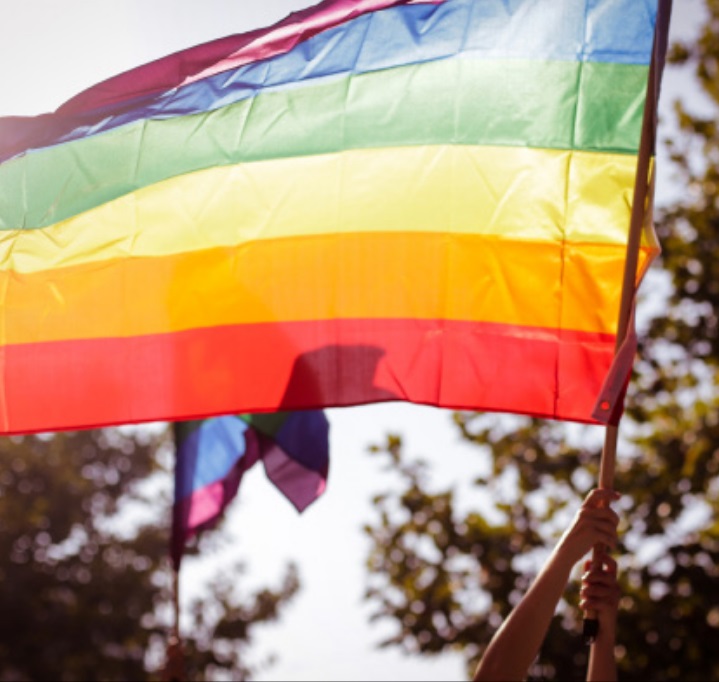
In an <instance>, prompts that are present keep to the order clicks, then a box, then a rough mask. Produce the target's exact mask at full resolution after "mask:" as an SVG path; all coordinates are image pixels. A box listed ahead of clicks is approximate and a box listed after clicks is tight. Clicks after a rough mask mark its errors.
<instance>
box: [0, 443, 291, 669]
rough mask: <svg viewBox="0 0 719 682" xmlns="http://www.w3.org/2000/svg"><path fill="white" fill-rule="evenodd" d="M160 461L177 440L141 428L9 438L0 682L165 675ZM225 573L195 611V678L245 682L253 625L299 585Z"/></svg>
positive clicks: (2, 506) (3, 476)
mask: <svg viewBox="0 0 719 682" xmlns="http://www.w3.org/2000/svg"><path fill="white" fill-rule="evenodd" d="M164 460H169V461H167V462H166V465H167V464H170V462H171V460H172V451H171V448H170V447H169V444H168V442H167V434H155V435H151V434H148V433H146V432H142V431H139V430H138V431H134V432H129V433H127V432H124V431H120V430H117V429H104V430H96V431H80V432H72V433H58V434H55V435H48V436H25V437H12V438H6V439H4V440H3V443H2V445H0V462H2V468H1V469H0V555H1V556H3V557H5V560H4V561H3V562H2V564H0V612H1V613H2V618H0V679H3V680H90V679H104V680H141V679H159V677H160V675H161V668H162V666H163V664H164V655H165V642H166V635H167V633H168V631H169V628H168V624H169V623H170V622H171V603H172V602H171V599H172V595H171V570H170V566H169V560H168V558H167V555H168V538H169V535H168V533H169V527H168V524H169V518H170V504H171V501H170V499H169V495H168V493H167V490H168V488H169V485H168V484H169V479H170V477H169V474H168V472H167V471H166V469H165V467H164V466H163V461H164ZM163 484H164V487H163ZM158 497H159V499H160V503H159V504H158ZM138 519H139V520H138ZM197 551H198V548H197V546H196V545H195V546H194V547H191V548H189V553H190V554H191V553H193V552H194V553H196V552H197ZM223 568H224V571H223V573H224V576H225V577H224V578H214V579H212V580H211V582H210V585H209V588H208V591H209V593H208V594H206V596H203V597H197V598H194V599H193V600H192V602H191V603H190V604H189V606H188V607H187V608H186V612H187V613H188V614H189V615H190V617H191V621H192V627H191V628H185V630H186V637H185V641H184V645H185V655H186V671H187V675H188V679H194V680H204V679H234V680H240V679H245V678H246V677H248V676H249V675H250V674H251V673H252V671H253V670H254V669H255V668H256V664H254V663H251V662H250V661H248V660H247V659H246V654H247V653H248V650H249V645H250V643H251V641H252V632H253V629H254V626H255V625H256V624H258V623H262V622H266V621H271V620H274V619H276V618H277V617H278V616H279V613H280V610H281V609H282V607H283V606H284V605H285V603H286V602H287V600H288V599H289V598H290V597H291V596H292V595H293V594H294V593H295V592H296V591H297V589H298V579H297V574H296V570H295V569H294V567H292V566H290V567H288V569H287V571H286V574H285V576H284V578H283V580H282V583H281V584H280V585H279V586H277V587H275V588H272V589H270V588H264V589H260V590H259V591H257V592H255V593H252V594H242V593H240V592H239V590H238V589H237V584H238V582H239V581H238V575H239V576H241V573H242V566H234V567H230V568H231V571H228V570H227V567H223ZM230 573H231V575H232V579H231V580H230V579H229V575H230Z"/></svg>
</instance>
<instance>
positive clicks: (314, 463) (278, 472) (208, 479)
mask: <svg viewBox="0 0 719 682" xmlns="http://www.w3.org/2000/svg"><path fill="white" fill-rule="evenodd" d="M173 429H174V435H175V449H176V457H175V499H174V504H173V517H172V536H171V544H170V555H171V557H172V562H173V565H174V567H175V569H176V570H179V568H180V562H181V561H182V555H183V553H184V550H185V544H186V543H187V540H188V539H189V538H190V537H192V536H193V535H194V534H195V533H197V532H199V531H201V530H203V529H206V528H210V527H212V526H214V525H215V524H216V523H217V521H218V519H219V518H220V516H221V515H222V513H223V512H224V510H225V508H226V507H227V505H228V504H229V503H230V502H231V501H232V499H233V498H234V497H235V496H236V495H237V490H238V488H239V485H240V482H241V480H242V477H243V475H244V473H245V472H246V471H247V470H248V469H249V468H250V467H252V466H253V465H254V464H255V463H256V462H257V461H259V460H261V461H262V463H263V464H264V466H265V472H266V474H267V476H268V478H269V479H270V480H271V481H272V483H274V485H275V487H276V488H277V489H278V490H279V491H280V492H281V493H282V494H283V495H284V496H285V497H286V498H287V499H288V500H289V501H290V502H291V503H292V504H293V505H294V507H295V508H296V509H297V511H298V512H303V511H304V510H305V509H306V508H307V507H308V506H309V505H310V504H311V503H312V502H314V501H315V500H316V499H317V498H318V497H319V496H320V495H321V494H322V493H323V492H324V490H325V487H326V484H327V475H328V471H329V423H328V421H327V418H326V417H325V415H324V413H323V412H322V411H321V410H307V411H304V412H289V413H274V414H261V415H237V416H235V415H226V416H222V417H214V418H212V419H205V420H198V421H188V422H176V423H175V424H173Z"/></svg>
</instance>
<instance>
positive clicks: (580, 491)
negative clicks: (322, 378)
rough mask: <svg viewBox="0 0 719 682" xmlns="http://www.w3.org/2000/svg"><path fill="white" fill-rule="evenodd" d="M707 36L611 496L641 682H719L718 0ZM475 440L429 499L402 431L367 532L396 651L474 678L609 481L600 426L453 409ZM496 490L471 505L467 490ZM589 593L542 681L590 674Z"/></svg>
mask: <svg viewBox="0 0 719 682" xmlns="http://www.w3.org/2000/svg"><path fill="white" fill-rule="evenodd" d="M706 7H707V13H708V18H707V22H706V25H705V26H704V28H703V29H702V32H701V36H700V39H699V40H698V41H697V42H696V43H695V44H692V45H676V46H674V47H673V49H672V52H671V59H672V61H673V62H674V63H681V64H685V65H692V66H693V68H694V70H695V74H696V77H697V79H698V82H699V83H700V85H701V87H702V88H703V90H704V92H705V93H706V95H707V98H708V99H709V100H710V101H711V102H713V105H712V111H711V115H706V116H702V115H699V114H698V113H697V112H695V111H690V110H689V108H688V106H687V105H686V104H678V105H677V107H676V112H677V120H678V124H679V127H680V131H681V132H680V134H678V135H677V136H676V137H675V139H674V140H673V141H672V143H671V145H670V151H671V158H672V160H673V162H674V165H675V167H676V169H677V172H678V175H679V178H680V181H681V182H682V184H683V185H684V186H685V187H686V190H687V191H686V193H685V194H684V196H683V197H682V199H681V201H679V202H677V203H675V204H674V205H671V206H669V207H668V208H666V209H665V210H663V211H662V213H661V215H659V216H658V226H657V227H658V233H659V236H660V239H661V241H662V244H663V256H662V258H661V263H660V265H661V267H662V269H663V272H664V273H665V275H666V276H667V278H668V279H669V280H670V281H671V293H670V294H669V296H668V299H667V301H666V302H665V305H664V306H663V310H664V311H666V314H663V315H661V316H657V317H656V318H654V319H653V320H652V321H651V323H650V324H649V327H648V330H647V331H646V333H645V335H644V338H643V340H642V343H641V346H640V353H639V357H640V358H641V360H640V361H639V362H637V363H636V366H635V375H634V377H633V381H632V383H631V385H630V391H629V393H628V395H627V411H626V415H625V418H624V419H623V421H622V431H621V433H622V436H623V440H622V442H621V444H620V456H619V459H618V463H617V471H616V476H615V488H616V489H617V490H619V491H622V492H626V493H627V496H626V497H625V498H623V499H622V500H620V503H619V510H620V515H621V516H622V517H623V522H622V525H621V526H620V533H621V534H622V536H623V543H624V547H622V548H621V550H620V552H619V553H618V554H619V556H620V557H621V558H620V573H621V576H620V578H621V579H620V582H621V587H622V590H623V594H624V597H623V599H622V609H621V611H620V615H619V624H618V625H619V631H618V643H619V644H618V647H617V656H618V665H619V669H620V675H621V676H622V679H627V680H708V679H719V657H717V656H716V655H715V652H714V647H715V644H714V643H715V642H716V641H717V637H718V635H719V581H718V580H717V577H719V570H718V569H717V567H718V566H719V523H718V522H717V521H716V519H717V513H718V512H719V397H717V392H716V388H715V387H716V385H717V379H718V378H719V334H718V333H717V329H718V326H719V319H718V314H719V260H718V259H717V257H716V254H717V253H719V127H718V126H717V123H716V120H717V116H716V111H717V107H719V1H718V0H707V3H706ZM455 421H456V424H457V427H458V429H459V430H460V433H461V434H462V436H463V437H464V438H465V439H467V440H469V441H471V442H473V443H475V444H476V445H477V452H478V463H477V466H478V469H480V470H482V471H487V473H483V475H481V476H477V477H476V480H475V481H474V482H473V485H471V486H469V487H470V493H468V492H467V491H466V490H459V488H457V489H448V490H436V489H433V487H432V483H431V478H430V472H429V471H428V468H427V466H426V465H424V464H423V463H422V462H421V461H419V460H417V459H416V458H415V459H411V458H408V457H407V455H406V454H405V453H404V452H403V450H402V443H401V438H400V437H399V436H389V437H388V440H387V442H386V443H384V444H382V445H381V446H375V447H374V448H373V450H374V452H376V453H380V454H381V455H383V456H384V457H387V458H388V459H389V462H390V467H391V469H392V471H393V472H394V475H396V476H399V477H400V480H401V481H402V482H403V483H402V487H401V491H400V492H395V493H385V494H380V495H378V496H377V498H376V501H377V504H378V515H379V516H378V519H377V520H375V521H374V523H372V524H369V525H368V526H367V528H366V532H367V533H368V535H369V537H370V539H371V543H372V547H371V552H370V556H369V560H368V566H369V571H370V575H369V587H368V590H367V597H368V599H369V600H370V601H371V602H372V603H373V604H374V605H375V609H376V610H375V617H376V618H385V619H389V620H391V621H392V622H393V623H394V624H395V625H396V634H395V636H394V637H392V638H389V639H388V640H387V641H386V642H385V643H384V644H385V645H386V646H400V647H402V648H404V649H406V650H409V651H414V652H419V653H422V654H434V653H438V652H441V651H446V650H450V649H455V650H460V651H462V652H464V654H465V656H466V657H467V661H468V669H469V670H473V668H474V664H475V662H476V660H477V658H478V657H479V656H480V655H481V653H482V651H483V648H484V647H485V646H486V645H487V643H488V642H489V639H490V637H491V635H492V634H493V632H494V631H495V629H496V627H497V626H498V625H499V623H500V622H501V621H502V619H503V618H504V617H506V615H507V614H508V612H509V610H510V608H511V606H512V605H513V604H514V603H516V601H517V599H518V598H519V597H520V596H521V594H523V593H524V592H525V590H526V587H527V585H528V584H529V582H530V580H531V578H532V575H533V572H534V571H536V568H537V566H538V563H539V560H540V559H541V557H542V556H543V554H544V553H545V552H546V549H545V548H546V547H547V545H551V542H552V540H553V539H554V538H555V537H556V536H557V535H558V534H559V532H560V530H561V529H562V528H563V527H565V526H566V523H567V522H568V520H569V515H570V513H571V512H572V511H573V510H574V508H576V506H577V505H578V503H579V501H580V499H581V498H582V497H583V496H584V494H585V493H586V492H587V490H589V489H590V488H591V487H594V485H595V484H596V481H597V477H598V464H599V449H600V445H601V444H600V443H599V444H598V443H597V437H596V436H597V434H596V432H595V430H594V429H593V428H592V427H587V428H586V429H582V430H570V429H567V428H566V427H564V426H563V425H561V424H557V423H552V422H542V421H537V420H531V419H523V418H511V419H509V418H507V419H500V418H498V417H496V416H492V415H480V414H472V413H457V414H455ZM472 491H473V492H474V493H476V494H477V495H479V494H481V493H486V492H489V493H490V494H489V495H485V497H484V498H483V499H484V501H485V504H484V505H483V506H481V507H479V506H478V507H477V511H473V512H471V513H468V514H467V513H465V512H463V511H462V510H461V509H460V508H459V506H460V505H459V502H458V497H459V496H460V493H461V495H462V496H466V495H467V494H471V492H472ZM576 601H577V600H576V586H575V587H570V589H569V590H568V592H567V601H566V602H565V603H563V605H562V606H561V607H560V609H559V611H558V614H557V616H556V617H555V619H554V623H553V625H552V628H551V630H550V633H549V636H548V637H547V640H546V643H545V646H544V648H543V650H542V652H541V662H542V668H541V669H539V670H537V671H534V672H535V673H539V674H541V675H542V676H544V677H545V678H546V679H562V680H564V679H583V676H584V674H585V670H586V653H587V652H586V650H585V648H584V647H583V646H582V645H581V643H580V633H581V622H580V621H581V614H580V613H578V611H577V609H576Z"/></svg>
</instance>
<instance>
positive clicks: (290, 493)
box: [262, 438, 327, 512]
mask: <svg viewBox="0 0 719 682" xmlns="http://www.w3.org/2000/svg"><path fill="white" fill-rule="evenodd" d="M262 440H263V441H264V440H265V439H264V438H262ZM262 447H263V453H262V462H263V463H264V465H265V472H266V474H267V478H269V479H270V480H271V481H272V483H274V484H275V486H276V487H277V489H278V490H280V491H281V492H282V493H283V494H284V496H285V497H286V498H287V499H288V500H289V501H290V502H291V503H292V504H293V505H294V506H295V509H297V511H298V512H302V511H304V510H305V509H306V508H307V507H308V506H309V505H310V504H311V503H312V502H314V501H315V500H316V499H317V498H318V497H319V496H320V495H321V494H322V493H323V492H324V491H325V488H326V487H327V473H326V472H325V473H320V472H317V471H312V470H311V469H308V468H306V467H305V466H303V465H302V464H300V463H299V462H297V461H295V460H293V459H292V458H291V457H290V456H289V455H288V454H287V453H286V452H285V451H284V450H283V449H282V448H281V447H279V446H278V445H276V444H273V443H271V442H268V443H267V444H266V445H265V444H263V446H262Z"/></svg>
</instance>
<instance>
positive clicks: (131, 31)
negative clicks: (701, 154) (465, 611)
mask: <svg viewBox="0 0 719 682" xmlns="http://www.w3.org/2000/svg"><path fill="white" fill-rule="evenodd" d="M309 4H312V3H311V2H307V1H306V0H232V1H231V0H202V2H199V1H198V0H21V1H20V2H10V1H9V0H3V1H2V2H0V116H1V115H11V114H17V115H34V114H38V113H42V112H46V111H50V110H53V109H55V108H56V107H57V106H59V105H60V104H61V103H62V102H63V101H65V100H66V99H68V98H69V97H71V96H72V95H74V94H76V93H77V92H79V91H80V90H82V89H84V88H86V87H88V86H90V85H92V84H94V83H96V82H98V81H100V80H102V79H104V78H107V77H109V76H112V75H114V74H116V73H119V72H120V71H124V70H126V69H128V68H131V67H134V66H137V65H139V64H142V63H145V62H147V61H149V60H152V59H155V58H158V57H161V56H163V55H166V54H168V53H170V52H174V51H176V50H180V49H184V48H186V47H190V46H192V45H195V44H197V43H201V42H205V41H208V40H212V39H215V38H219V37H222V36H224V35H228V34H231V33H240V32H243V31H246V30H250V29H253V28H257V27H259V26H266V25H268V24H271V23H274V22H275V21H277V20H279V19H281V18H283V17H284V16H286V15H287V14H288V13H289V12H290V11H292V10H296V9H301V8H303V7H306V6H308V5H309ZM677 6H681V7H680V9H681V12H679V11H677ZM700 7H701V3H700V2H699V1H698V0H678V2H675V21H674V24H673V29H674V30H675V31H676V30H677V29H678V30H680V31H681V32H682V33H684V34H686V32H687V31H688V30H690V29H691V27H692V25H693V24H695V23H696V18H697V16H698V15H699V8H700ZM684 82H685V81H684ZM681 87H682V82H680V81H679V80H678V79H677V80H676V82H673V81H669V80H667V81H665V101H668V100H670V99H672V98H673V97H674V96H675V94H676V93H678V92H679V91H680V88H681ZM659 170H660V182H659V188H660V192H662V191H664V193H669V189H670V181H669V180H668V176H665V175H663V174H662V172H663V169H662V166H660V167H659ZM328 414H329V416H330V421H331V425H332V432H331V467H330V479H329V486H328V490H327V492H326V493H325V495H324V497H323V498H321V499H320V500H319V501H318V502H317V503H315V504H314V505H313V506H312V507H310V509H308V510H307V511H306V512H305V514H304V515H302V516H298V515H297V514H296V513H295V511H294V509H293V508H292V507H291V506H290V505H289V503H287V502H286V501H285V500H284V499H283V498H282V497H281V496H280V495H279V494H278V493H277V492H276V491H275V490H274V488H272V487H271V486H270V485H269V484H268V483H267V482H266V480H265V478H264V473H263V471H262V470H261V469H260V468H259V467H258V468H256V469H254V470H252V471H250V472H249V474H248V475H247V476H246V477H245V480H244V481H243V485H242V488H241V490H240V495H239V499H238V500H237V501H236V502H235V504H234V505H233V507H232V510H231V514H230V522H231V524H232V527H233V529H234V534H235V536H236V543H235V544H234V545H233V546H231V547H227V548H225V550H224V553H223V557H224V558H223V559H222V560H221V562H220V563H219V564H218V565H219V566H220V567H221V566H222V565H223V564H222V561H229V560H230V559H237V558H241V559H243V560H244V561H246V563H247V567H248V572H249V577H250V580H252V581H254V582H255V583H256V584H257V585H260V584H263V583H266V582H270V583H272V582H275V581H276V580H277V579H278V578H279V576H280V574H281V571H282V567H283V566H284V563H285V562H286V561H288V560H293V561H295V562H297V563H298V564H299V569H300V577H301V580H302V585H303V587H302V590H301V593H300V594H299V595H298V597H297V598H296V599H295V601H294V602H293V604H292V605H291V606H290V607H289V608H288V609H287V610H286V611H285V614H284V616H283V618H282V619H281V621H280V622H279V623H278V624H277V625H272V626H267V627H265V628H264V629H263V631H262V632H261V633H260V636H259V637H258V639H257V649H256V650H255V654H256V655H257V657H258V658H261V657H262V656H263V655H265V654H269V653H275V654H277V656H278V662H277V663H276V664H275V665H274V666H273V667H271V668H268V669H267V670H266V671H265V672H263V673H262V674H260V675H259V676H258V679H259V680H317V681H321V680H367V681H369V680H460V679H464V678H465V672H464V667H463V661H462V659H461V658H460V657H459V656H456V655H451V656H444V657H439V658H435V659H424V658H419V657H405V656H402V655H400V654H399V653H397V652H394V651H379V650H377V649H376V647H375V646H374V645H375V644H376V642H378V641H379V640H380V639H381V638H382V637H383V636H386V635H387V634H388V633H389V632H390V631H391V628H390V627H389V626H387V625H384V626H383V625H381V624H370V623H369V620H368V614H369V612H370V610H369V608H368V606H367V605H366V604H364V603H363V601H362V593H363V591H364V586H365V569H364V561H365V559H366V552H367V545H366V543H365V541H364V539H363V536H362V533H361V526H362V524H363V523H366V522H368V521H370V520H373V517H372V509H371V503H370V498H371V496H372V495H373V494H375V493H377V492H378V491H379V489H384V488H385V487H386V485H385V481H386V477H385V476H383V474H382V473H381V471H380V466H379V463H378V462H376V461H375V460H373V459H372V458H371V457H370V456H368V455H367V454H366V452H365V451H366V447H367V445H368V444H369V443H373V442H381V441H382V440H383V437H384V434H386V433H387V432H389V431H393V432H399V433H402V434H403V435H404V437H405V441H406V443H407V450H408V452H411V453H413V454H421V455H423V456H425V457H426V458H427V459H429V460H430V461H432V462H433V463H434V465H435V469H436V470H437V471H438V485H451V484H453V483H457V484H459V483H461V482H462V481H469V480H472V479H473V478H475V477H476V476H477V475H478V473H479V470H478V467H480V466H481V463H482V462H481V457H479V455H478V454H477V452H476V450H474V449H472V448H470V447H468V446H467V445H465V444H463V443H461V442H460V440H459V437H458V435H457V434H456V432H455V430H454V428H453V427H452V425H451V418H450V413H449V412H447V411H444V410H438V409H433V408H428V407H419V406H413V405H397V404H385V405H374V406H367V407H362V408H349V409H343V410H330V411H328ZM468 503H469V504H471V503H472V499H471V498H470V499H469V500H468ZM200 571H201V569H200V568H196V567H193V566H192V565H191V562H187V565H186V566H185V568H184V569H183V587H184V588H185V589H186V590H191V589H193V581H194V580H196V579H197V578H196V576H197V575H199V574H200ZM253 658H254V656H253Z"/></svg>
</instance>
